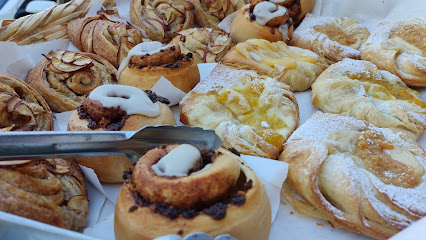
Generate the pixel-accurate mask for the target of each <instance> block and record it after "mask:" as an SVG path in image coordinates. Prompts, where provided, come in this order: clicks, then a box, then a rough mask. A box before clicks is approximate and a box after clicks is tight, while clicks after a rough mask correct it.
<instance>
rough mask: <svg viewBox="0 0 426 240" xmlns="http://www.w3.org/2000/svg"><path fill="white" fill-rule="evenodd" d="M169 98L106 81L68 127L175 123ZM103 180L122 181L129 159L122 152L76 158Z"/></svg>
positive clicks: (130, 128) (101, 128)
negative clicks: (119, 154) (120, 153)
mask: <svg viewBox="0 0 426 240" xmlns="http://www.w3.org/2000/svg"><path fill="white" fill-rule="evenodd" d="M168 103H169V101H168V100H167V99H165V98H163V97H160V96H158V95H156V94H155V93H154V92H152V91H149V90H148V91H142V90H141V89H139V88H136V87H132V86H125V85H115V84H106V85H102V86H99V87H97V88H96V89H95V90H93V91H92V92H91V93H90V95H89V97H88V98H87V99H86V100H85V101H84V102H83V104H82V105H81V106H79V107H78V108H77V110H75V111H74V112H73V113H72V114H71V117H70V119H69V121H68V130H69V131H105V130H107V131H136V130H139V129H141V128H142V127H145V126H156V125H176V120H175V119H174V116H173V113H172V111H171V110H170V108H169V107H168V106H167V105H166V104H168ZM75 160H76V161H77V162H78V163H79V164H81V165H84V166H86V167H89V168H92V169H93V170H94V171H95V173H96V174H97V176H98V178H99V180H100V181H102V182H122V181H123V178H122V176H123V172H124V171H126V170H128V169H129V168H130V167H131V166H132V163H131V162H130V160H129V159H128V158H126V157H124V156H103V157H86V158H76V159H75Z"/></svg>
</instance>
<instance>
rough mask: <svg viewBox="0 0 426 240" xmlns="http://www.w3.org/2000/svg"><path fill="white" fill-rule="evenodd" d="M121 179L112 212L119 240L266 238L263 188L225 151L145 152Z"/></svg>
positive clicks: (267, 205)
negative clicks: (197, 236)
mask: <svg viewBox="0 0 426 240" xmlns="http://www.w3.org/2000/svg"><path fill="white" fill-rule="evenodd" d="M234 152H235V150H234ZM124 177H125V179H126V181H125V182H124V185H123V187H122V188H121V190H120V194H119V196H118V200H117V204H116V208H115V219H114V230H115V237H116V239H118V240H126V239H129V240H130V239H141V240H148V239H154V238H156V237H160V236H164V235H168V234H177V235H180V236H182V237H183V236H185V235H187V234H189V233H192V232H204V233H207V234H209V235H211V236H213V237H216V236H218V235H221V234H225V233H226V234H230V235H232V236H233V237H235V238H237V239H248V240H251V239H253V240H254V239H267V238H268V236H269V231H270V227H271V207H270V203H269V200H268V196H267V195H266V192H265V189H264V186H263V184H262V183H261V182H260V181H259V179H258V178H257V176H256V174H255V173H254V172H253V170H251V169H250V168H249V167H248V166H247V164H246V163H245V162H244V161H243V160H242V159H241V158H239V157H238V156H237V155H235V154H234V153H231V152H230V151H228V150H226V149H223V148H219V149H218V150H212V149H201V150H199V149H197V148H195V147H194V146H192V145H189V144H182V145H168V146H166V145H164V146H161V147H158V148H154V149H152V150H150V151H148V152H147V153H146V154H145V155H144V156H143V157H142V158H140V159H139V161H138V162H137V164H136V165H135V166H134V167H133V168H132V169H131V170H130V171H128V172H126V174H125V175H124ZM141 226H143V227H141Z"/></svg>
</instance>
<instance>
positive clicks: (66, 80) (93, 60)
mask: <svg viewBox="0 0 426 240" xmlns="http://www.w3.org/2000/svg"><path fill="white" fill-rule="evenodd" d="M115 71H116V69H115V68H114V66H113V65H112V64H111V63H109V62H108V61H107V60H105V59H104V58H102V57H99V56H98V55H95V54H92V53H84V52H72V51H62V50H60V51H56V52H50V53H49V54H48V55H45V59H44V60H42V61H41V62H39V63H38V64H37V65H36V66H35V67H34V68H33V69H31V71H30V72H29V73H28V76H27V80H26V81H27V82H28V83H29V84H30V85H31V86H32V87H33V88H34V89H36V90H37V91H38V92H39V93H40V95H41V96H43V98H44V99H46V101H47V102H48V104H49V106H50V108H51V109H52V111H54V112H65V111H72V110H75V109H76V108H77V107H78V106H79V105H80V104H81V103H82V102H83V101H84V99H86V94H87V93H89V92H90V91H92V90H93V89H95V88H96V87H98V86H99V85H102V84H109V83H114V82H116V80H115V75H114V74H115Z"/></svg>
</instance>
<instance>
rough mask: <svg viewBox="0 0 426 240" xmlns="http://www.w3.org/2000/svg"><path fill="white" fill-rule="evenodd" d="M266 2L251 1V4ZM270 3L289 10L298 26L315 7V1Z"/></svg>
mask: <svg viewBox="0 0 426 240" xmlns="http://www.w3.org/2000/svg"><path fill="white" fill-rule="evenodd" d="M264 1H265V0H251V1H250V3H251V4H257V3H259V2H264ZM268 2H271V3H274V4H277V5H280V6H283V7H285V8H287V10H288V12H289V15H290V17H291V18H292V19H293V21H294V24H295V25H296V26H297V25H299V23H300V22H301V21H302V20H303V18H304V17H305V15H306V14H307V13H310V12H311V11H312V9H313V8H314V5H315V0H269V1H268Z"/></svg>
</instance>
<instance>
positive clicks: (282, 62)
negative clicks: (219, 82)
mask: <svg viewBox="0 0 426 240" xmlns="http://www.w3.org/2000/svg"><path fill="white" fill-rule="evenodd" d="M221 63H222V64H225V65H228V66H231V67H234V68H237V69H252V70H255V71H256V72H258V73H259V74H265V75H268V76H270V77H273V78H276V79H277V80H278V81H280V82H284V83H286V84H288V85H290V88H291V90H292V91H304V90H306V89H308V88H310V87H311V84H312V82H314V81H315V79H316V78H317V76H318V75H319V74H320V73H321V72H322V71H323V70H324V69H325V68H326V67H327V66H328V65H327V63H326V62H325V60H324V59H323V58H321V57H320V56H318V55H317V54H315V53H314V52H312V51H310V50H307V49H302V48H298V47H293V46H287V45H286V44H285V43H284V42H281V41H278V42H273V43H271V42H269V41H267V40H263V39H250V40H247V41H245V42H242V43H239V44H237V45H236V46H235V47H234V48H232V49H231V50H230V51H229V52H228V53H227V54H226V55H225V56H224V57H223V58H222V60H221Z"/></svg>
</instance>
